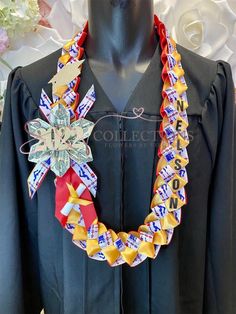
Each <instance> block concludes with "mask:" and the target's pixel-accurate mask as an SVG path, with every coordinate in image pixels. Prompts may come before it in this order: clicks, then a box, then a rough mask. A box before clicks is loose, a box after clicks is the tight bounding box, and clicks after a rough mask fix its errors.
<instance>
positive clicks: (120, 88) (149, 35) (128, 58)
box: [84, 0, 158, 112]
mask: <svg viewBox="0 0 236 314" xmlns="http://www.w3.org/2000/svg"><path fill="white" fill-rule="evenodd" d="M88 9H89V10H88V11H89V17H88V21H89V31H88V37H87V39H86V42H85V44H84V47H85V53H86V56H87V58H88V60H89V65H90V67H91V70H92V71H93V72H94V74H95V76H96V78H97V79H98V81H99V83H100V84H101V86H102V88H103V89H104V92H105V93H106V94H107V96H108V97H109V98H110V100H111V101H112V103H113V104H114V106H115V108H116V110H117V111H118V112H121V111H122V110H124V108H125V105H126V103H127V101H128V99H129V96H130V95H131V93H132V91H133V90H134V88H135V86H136V85H137V83H138V81H139V80H140V78H141V76H142V75H143V73H144V72H145V70H146V69H147V67H148V65H149V63H150V60H151V58H152V56H153V54H154V51H155V49H156V47H157V44H158V39H157V36H156V35H155V33H154V29H153V0H146V1H137V0H122V1H120V0H112V1H107V0H100V1H95V0H89V1H88ZM127 24H128V25H127Z"/></svg>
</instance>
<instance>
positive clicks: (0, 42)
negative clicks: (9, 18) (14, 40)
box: [0, 28, 9, 54]
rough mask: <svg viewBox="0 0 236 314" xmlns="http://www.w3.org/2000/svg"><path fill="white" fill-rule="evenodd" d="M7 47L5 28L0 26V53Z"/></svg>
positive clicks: (7, 40)
mask: <svg viewBox="0 0 236 314" xmlns="http://www.w3.org/2000/svg"><path fill="white" fill-rule="evenodd" d="M8 47H9V38H8V36H7V32H6V31H5V29H3V28H0V54H2V53H3V52H4V51H5V50H7V48H8Z"/></svg>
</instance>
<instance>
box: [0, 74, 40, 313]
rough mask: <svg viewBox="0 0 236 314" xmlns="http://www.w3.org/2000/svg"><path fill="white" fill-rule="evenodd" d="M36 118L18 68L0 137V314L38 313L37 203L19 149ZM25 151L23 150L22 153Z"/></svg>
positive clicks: (10, 82)
mask: <svg viewBox="0 0 236 314" xmlns="http://www.w3.org/2000/svg"><path fill="white" fill-rule="evenodd" d="M36 114H37V106H36V105H35V104H34V102H33V100H32V97H31V95H30V92H29V90H28V89H27V86H26V84H25V83H24V81H23V80H22V78H21V68H16V69H14V70H13V71H12V72H11V73H10V75H9V78H8V85H7V94H6V101H5V106H4V114H3V124H2V133H1V136H0V261H1V262H0V283H1V284H0V313H1V314H3V313H4V314H27V313H29V314H32V313H34V314H36V313H40V311H41V309H42V306H41V298H40V289H39V286H40V284H39V271H38V256H37V254H38V253H37V252H38V249H37V245H38V244H37V209H36V199H34V200H33V201H31V200H30V198H29V196H28V190H27V177H28V175H29V173H30V171H31V169H30V167H31V165H30V163H29V162H28V161H27V156H26V155H23V154H21V153H20V151H19V148H20V146H21V145H22V144H23V143H24V142H26V141H27V140H28V137H27V134H26V132H25V131H24V124H25V122H26V121H27V120H30V119H33V118H34V117H35V115H36ZM27 149H29V146H28V147H27V146H26V147H25V150H27Z"/></svg>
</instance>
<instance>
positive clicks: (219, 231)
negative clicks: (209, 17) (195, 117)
mask: <svg viewBox="0 0 236 314" xmlns="http://www.w3.org/2000/svg"><path fill="white" fill-rule="evenodd" d="M203 123H204V128H205V129H206V130H207V131H206V134H207V137H208V143H210V145H209V149H210V151H211V156H212V165H213V167H212V178H211V183H210V190H209V200H208V234H207V250H206V270H205V291H204V296H205V298H204V299H205V302H204V307H205V309H204V311H203V313H207V314H216V313H217V314H226V313H227V314H235V313H236V294H235V291H236V289H235V282H236V278H235V274H236V198H235V194H236V181H235V180H236V175H235V166H236V150H235V148H236V143H235V136H236V133H235V103H234V85H233V80H232V73H231V68H230V65H229V64H228V63H226V62H223V61H218V64H217V73H216V77H215V79H214V81H213V83H212V86H211V90H210V95H209V97H208V99H207V100H206V102H205V109H204V110H203ZM203 162H204V161H203Z"/></svg>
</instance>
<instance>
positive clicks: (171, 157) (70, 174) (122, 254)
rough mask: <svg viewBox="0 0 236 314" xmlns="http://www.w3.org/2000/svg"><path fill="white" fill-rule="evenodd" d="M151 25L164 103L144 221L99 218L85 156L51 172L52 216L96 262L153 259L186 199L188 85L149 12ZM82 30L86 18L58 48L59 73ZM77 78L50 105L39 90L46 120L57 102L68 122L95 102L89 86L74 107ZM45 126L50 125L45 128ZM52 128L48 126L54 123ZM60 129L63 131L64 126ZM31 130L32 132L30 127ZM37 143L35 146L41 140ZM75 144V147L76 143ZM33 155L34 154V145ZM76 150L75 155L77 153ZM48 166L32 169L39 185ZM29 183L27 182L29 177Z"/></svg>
mask: <svg viewBox="0 0 236 314" xmlns="http://www.w3.org/2000/svg"><path fill="white" fill-rule="evenodd" d="M154 26H155V30H156V31H157V32H158V34H159V38H160V46H161V49H162V54H161V61H162V64H163V69H162V80H163V89H162V97H163V102H162V106H161V108H160V113H161V116H162V123H161V126H160V135H161V143H160V146H159V149H158V156H159V160H158V163H157V167H156V181H155V184H154V187H153V199H152V202H151V205H150V207H151V212H150V214H149V215H148V216H147V217H146V218H145V220H144V223H143V224H142V225H140V226H139V227H138V230H137V231H130V232H128V233H127V232H123V231H121V232H119V233H116V232H115V231H114V230H112V229H107V228H106V226H105V225H104V224H103V223H101V222H99V219H98V217H97V214H96V210H95V207H94V203H93V200H92V197H91V193H92V194H93V196H95V195H96V187H97V177H96V175H95V173H94V172H93V171H92V170H91V169H90V168H89V166H88V165H87V163H86V159H83V158H82V159H81V162H83V163H80V161H79V160H78V158H74V157H73V156H72V157H71V160H70V167H69V169H68V170H67V171H66V172H65V170H66V169H67V168H68V164H67V165H66V167H63V170H62V171H59V173H58V172H57V173H56V172H55V173H56V175H58V174H60V175H62V176H57V180H56V217H57V219H58V220H59V221H60V222H61V224H62V226H63V227H65V229H67V230H68V231H69V232H70V233H71V234H72V241H73V243H74V244H75V245H77V246H78V247H79V248H81V249H83V250H85V251H86V252H87V255H88V257H90V258H92V259H96V260H98V261H107V262H108V264H109V265H110V266H112V267H114V266H118V265H121V264H123V263H127V264H128V265H130V266H132V267H134V266H137V265H138V264H140V263H142V262H143V261H144V260H145V259H146V258H148V257H149V258H152V259H154V258H156V256H157V255H158V252H159V250H160V248H161V246H162V245H168V244H169V243H170V241H171V238H172V236H173V232H174V228H175V227H176V226H178V225H179V224H180V222H181V208H182V206H183V205H185V204H186V202H187V200H186V193H185V185H186V184H187V182H188V178H187V171H186V168H185V167H186V165H187V164H188V162H189V159H188V153H187V149H186V148H187V146H188V144H189V138H188V132H187V127H188V117H187V112H186V109H187V108H188V100H187V95H186V90H187V85H186V82H185V79H184V70H183V68H182V64H181V56H180V54H179V53H178V52H177V49H176V44H175V42H174V41H173V39H172V38H171V37H170V36H169V34H168V32H167V30H166V28H165V26H164V24H163V23H162V22H161V21H160V20H159V19H158V17H157V16H156V15H154ZM87 30H88V22H86V24H85V26H84V28H83V30H82V31H81V32H79V33H78V34H76V35H75V36H74V37H73V38H72V40H71V41H69V42H68V43H67V44H66V45H65V46H64V47H63V49H62V55H61V57H60V58H59V60H58V73H60V71H62V70H63V69H65V68H66V65H67V64H73V63H76V62H78V60H80V59H81V57H82V56H83V52H84V49H83V47H82V44H83V42H84V40H85V38H86V36H87ZM75 67H76V64H75ZM56 75H57V74H56ZM55 77H56V76H55ZM53 79H54V78H53ZM53 79H52V82H53ZM79 82H80V80H79V76H78V77H76V78H74V79H73V80H72V81H71V82H67V84H65V85H62V86H59V87H58V86H57V89H53V90H54V91H55V93H54V94H53V103H52V102H51V101H50V99H49V97H48V96H47V95H46V93H45V92H44V90H42V95H41V102H40V109H41V110H42V112H43V113H44V115H45V117H46V118H47V119H49V120H50V116H51V112H52V110H56V109H54V108H55V106H58V105H60V106H64V108H65V110H67V111H68V114H69V116H70V120H71V121H80V119H81V118H84V117H85V115H86V114H87V112H88V111H89V110H90V108H91V107H92V105H93V103H94V102H95V92H94V87H93V86H92V87H91V88H90V90H89V91H88V93H87V94H86V96H85V97H84V99H83V100H82V101H81V103H80V104H79V105H78V98H79V97H78V93H77V92H76V91H77V89H78V85H79ZM65 115H66V114H65V113H64V116H65ZM73 123H75V122H72V124H71V126H72V128H73ZM87 123H88V122H87ZM90 123H91V122H90ZM42 124H43V123H42ZM67 126H68V124H67ZM67 126H66V127H67ZM47 128H49V127H48V126H47ZM51 128H52V129H53V128H54V126H51ZM63 128H64V129H63V130H64V131H65V124H64V125H63ZM89 128H90V131H87V130H84V131H83V132H84V133H86V134H88V133H91V128H92V124H91V125H90V126H89ZM57 131H58V130H57ZM77 131H78V132H80V134H81V132H82V131H81V130H80V131H79V130H77ZM77 131H74V133H73V134H74V136H77V137H76V139H77V140H78V141H79V140H81V135H80V136H78V134H77V133H78V132H77ZM31 133H32V135H33V133H34V131H33V132H31ZM75 133H76V134H77V135H75ZM77 140H76V142H73V140H69V144H70V145H71V146H72V147H73V145H74V144H76V143H77ZM64 144H68V143H62V146H63V147H61V148H65V146H64ZM36 145H39V146H40V143H38V144H36ZM50 145H51V144H49V147H48V150H49V148H50V147H51V146H50ZM74 148H75V150H76V149H77V147H76V146H74ZM67 149H68V151H69V153H68V154H70V149H69V148H68V147H67ZM72 149H73V148H72ZM61 151H62V150H61ZM32 153H34V151H33V149H32ZM78 154H80V152H79V151H78ZM82 155H83V154H82ZM82 155H81V156H82ZM31 157H32V155H31ZM47 157H48V156H47ZM77 157H78V156H77ZM38 158H39V157H38V156H37V157H36V158H35V159H34V158H32V161H39V160H38ZM89 160H90V159H89ZM89 160H87V161H89ZM36 168H37V165H36ZM49 168H50V162H48V160H44V161H43V162H41V164H40V169H36V170H39V171H41V173H40V180H39V181H38V182H37V183H38V185H39V184H40V183H41V181H42V179H41V178H44V177H45V173H46V172H47V170H48V169H49ZM59 169H60V167H59ZM52 170H53V169H52ZM29 181H31V178H30V177H29ZM38 185H37V186H36V187H35V185H34V184H33V183H30V189H32V187H33V192H31V195H32V193H33V194H34V193H35V191H36V190H37V188H38Z"/></svg>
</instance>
